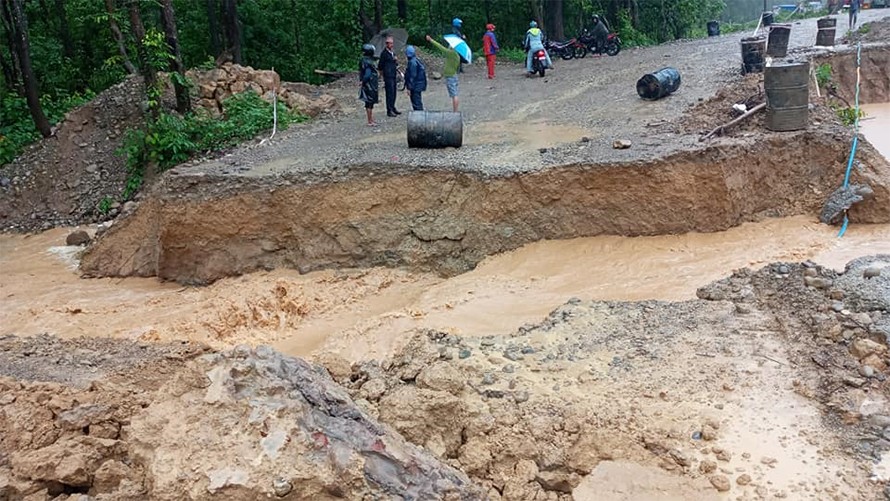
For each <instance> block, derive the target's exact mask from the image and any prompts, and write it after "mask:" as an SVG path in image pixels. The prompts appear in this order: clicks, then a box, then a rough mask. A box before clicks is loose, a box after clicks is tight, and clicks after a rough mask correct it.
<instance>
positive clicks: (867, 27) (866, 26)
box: [856, 23, 871, 35]
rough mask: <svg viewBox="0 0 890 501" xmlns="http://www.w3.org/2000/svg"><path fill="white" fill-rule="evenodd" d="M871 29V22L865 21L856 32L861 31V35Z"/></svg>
mask: <svg viewBox="0 0 890 501" xmlns="http://www.w3.org/2000/svg"><path fill="white" fill-rule="evenodd" d="M869 31H871V23H865V24H863V25H862V26H860V27H859V29H858V30H856V32H857V33H859V34H860V35H865V34H866V33H868V32H869Z"/></svg>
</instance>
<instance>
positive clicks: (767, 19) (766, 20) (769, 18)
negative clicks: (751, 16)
mask: <svg viewBox="0 0 890 501" xmlns="http://www.w3.org/2000/svg"><path fill="white" fill-rule="evenodd" d="M760 19H761V20H762V24H763V27H764V28H765V27H767V26H770V25H772V24H773V13H772V12H764V13H763V14H762V15H761V16H760Z"/></svg>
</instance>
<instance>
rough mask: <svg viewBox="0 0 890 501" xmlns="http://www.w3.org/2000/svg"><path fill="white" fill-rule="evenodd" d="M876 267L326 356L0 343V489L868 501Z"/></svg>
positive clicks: (20, 493) (881, 309)
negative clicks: (372, 355)
mask: <svg viewBox="0 0 890 501" xmlns="http://www.w3.org/2000/svg"><path fill="white" fill-rule="evenodd" d="M888 270H890V256H888V255H880V256H875V257H871V258H864V259H858V260H855V261H853V262H851V263H850V264H849V265H848V266H847V268H846V269H845V270H844V272H842V273H838V272H834V271H832V270H829V269H825V268H821V267H819V266H816V265H812V264H810V263H804V264H786V263H776V264H772V265H768V266H766V267H765V268H763V269H761V270H759V271H751V270H748V269H742V270H739V271H738V272H736V273H734V274H733V275H732V276H731V277H728V278H726V279H723V280H720V281H717V282H715V283H713V284H711V285H709V286H706V287H703V288H702V289H700V291H699V297H700V299H696V300H690V301H684V302H676V303H669V302H658V301H644V302H632V303H619V302H598V301H582V300H579V299H573V300H570V301H568V302H567V303H566V304H564V305H563V306H561V307H559V308H557V309H556V310H554V311H553V312H552V313H551V314H550V315H549V316H548V317H547V318H545V319H544V320H543V321H541V322H538V323H535V324H529V325H525V326H523V327H522V328H520V329H519V330H517V331H516V332H513V333H512V334H510V335H508V336H497V337H482V338H471V337H465V338H464V337H459V336H455V335H452V334H448V333H443V332H438V331H422V332H417V333H416V334H415V335H414V336H413V338H412V339H411V340H410V341H409V342H408V343H407V344H405V345H404V346H403V347H402V348H401V349H400V350H399V351H397V352H396V353H395V354H394V355H392V356H391V357H387V358H386V359H383V360H379V361H373V360H369V361H365V362H361V363H358V364H354V365H350V364H349V363H347V362H345V361H344V360H343V359H342V358H338V356H337V355H336V354H335V353H327V354H324V355H322V356H320V357H318V360H320V361H321V363H322V364H323V365H324V366H325V367H326V369H327V370H326V371H325V370H324V369H322V368H321V367H319V366H313V365H310V364H307V363H305V362H303V361H301V360H298V359H291V358H288V357H283V356H281V355H279V354H277V353H276V352H274V351H273V350H271V349H269V348H265V347H260V348H257V349H255V350H253V349H250V348H248V347H237V348H235V349H233V350H229V351H225V352H206V351H205V350H206V348H203V347H200V346H197V345H189V344H183V343H176V344H172V345H139V344H135V343H130V342H126V341H119V340H84V339H81V340H71V341H60V340H56V339H54V338H51V337H44V338H31V339H20V338H15V337H8V338H4V339H3V340H2V345H0V346H2V350H0V354H2V357H3V362H4V363H2V364H0V371H2V375H3V376H5V377H4V378H3V379H2V380H0V381H2V393H0V425H2V428H3V429H4V430H5V431H7V433H5V434H4V435H3V439H2V440H0V495H2V496H5V497H6V498H9V499H21V498H23V497H24V496H26V495H31V496H34V497H31V498H29V499H50V498H53V497H54V496H56V497H57V496H63V497H62V498H60V499H66V498H64V496H66V495H69V496H70V495H80V494H89V495H91V496H94V497H95V498H97V499H124V498H132V497H133V496H137V497H138V496H147V497H152V498H154V499H181V498H183V497H189V498H192V499H204V498H211V497H218V496H220V495H225V496H226V498H227V499H256V498H257V497H261V496H262V497H265V496H269V497H271V496H278V497H281V498H283V499H303V498H305V497H306V496H316V497H318V498H328V497H341V498H342V497H345V498H348V499H360V498H362V496H365V495H385V496H390V495H396V496H399V495H401V496H405V495H411V493H414V495H416V496H420V497H424V498H444V499H483V498H488V499H504V500H535V499H553V500H568V499H634V497H633V495H632V493H634V492H636V493H637V498H639V493H640V492H643V493H645V492H649V493H653V492H657V493H662V494H664V495H665V496H669V495H672V496H674V497H673V498H671V497H664V498H663V499H684V498H685V499H689V498H695V499H710V498H715V499H716V498H717V497H716V496H718V495H719V492H723V491H726V490H727V489H728V490H729V493H730V495H731V496H733V498H737V499H773V498H789V499H820V500H821V499H863V500H864V499H875V496H876V495H878V494H879V493H880V491H881V490H882V488H883V485H882V483H881V482H873V481H870V480H869V474H870V470H871V468H872V466H873V463H874V462H875V460H876V458H880V457H882V455H883V453H884V452H886V451H887V450H890V442H887V441H886V439H885V438H883V435H884V430H885V428H884V427H887V426H890V417H888V416H890V403H888V401H887V387H886V378H885V375H884V374H885V371H886V370H887V362H888V359H887V346H886V336H887V333H888V332H890V274H888ZM91 352H93V353H98V354H96V355H93V354H91ZM101 353H108V354H115V353H117V354H119V356H118V355H115V356H110V357H106V358H104V359H99V358H95V357H100V358H101V357H102V355H101ZM123 353H130V354H131V355H129V356H124V355H123ZM140 353H145V354H146V355H139V354H140ZM66 356H69V357H70V358H71V360H70V361H69V360H68V359H67V358H66ZM82 362H83V363H82ZM60 364H61V365H60ZM91 364H92V365H91ZM81 366H83V367H87V369H85V370H84V371H82V373H81V374H80V375H79V376H78V377H76V378H73V379H70V380H65V381H62V380H60V379H59V378H58V377H56V376H54V373H53V372H52V370H53V369H58V368H60V367H61V370H60V371H59V372H61V373H68V372H70V371H71V369H72V368H76V367H81ZM90 367H93V368H94V369H95V371H96V372H92V371H91V369H89V368H90ZM328 373H329V374H330V375H331V376H332V377H333V379H330V378H329V377H328V375H327V374H328ZM338 383H339V384H338ZM418 446H420V448H418ZM430 478H437V479H439V480H438V481H436V482H432V483H430V482H429V481H428V479H430ZM621 479H626V480H627V485H625V484H622V480H621ZM644 479H648V480H644ZM647 482H648V484H647ZM647 489H648V490H647ZM600 493H602V494H601V495H600ZM629 493H630V494H629ZM610 496H611V497H610ZM628 496H630V497H628ZM653 496H654V494H653ZM652 499H659V498H657V497H652Z"/></svg>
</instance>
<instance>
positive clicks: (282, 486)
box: [272, 477, 294, 498]
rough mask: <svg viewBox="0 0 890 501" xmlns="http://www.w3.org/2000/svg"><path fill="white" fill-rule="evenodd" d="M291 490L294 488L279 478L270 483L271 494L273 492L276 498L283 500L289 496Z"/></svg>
mask: <svg viewBox="0 0 890 501" xmlns="http://www.w3.org/2000/svg"><path fill="white" fill-rule="evenodd" d="M292 490H294V486H293V485H291V483H290V482H288V481H287V480H285V479H283V478H281V477H277V478H276V479H275V480H273V481H272V492H274V493H275V495H276V496H277V497H280V498H283V497H284V496H287V495H288V494H290V491H292Z"/></svg>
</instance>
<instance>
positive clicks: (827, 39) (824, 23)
mask: <svg viewBox="0 0 890 501" xmlns="http://www.w3.org/2000/svg"><path fill="white" fill-rule="evenodd" d="M816 26H817V27H818V28H819V31H817V32H816V45H820V46H822V47H831V46H832V45H834V30H835V27H836V26H837V19H835V18H833V17H823V18H820V19H818V20H816Z"/></svg>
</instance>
